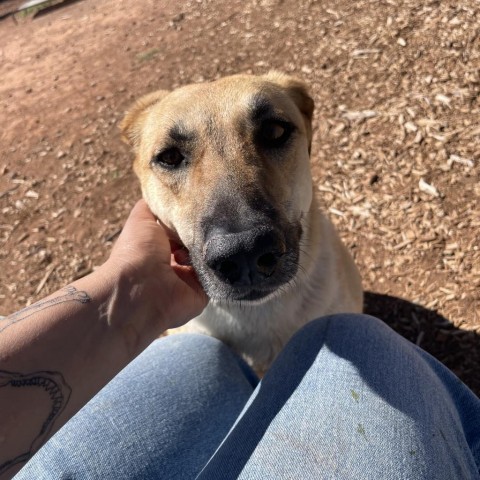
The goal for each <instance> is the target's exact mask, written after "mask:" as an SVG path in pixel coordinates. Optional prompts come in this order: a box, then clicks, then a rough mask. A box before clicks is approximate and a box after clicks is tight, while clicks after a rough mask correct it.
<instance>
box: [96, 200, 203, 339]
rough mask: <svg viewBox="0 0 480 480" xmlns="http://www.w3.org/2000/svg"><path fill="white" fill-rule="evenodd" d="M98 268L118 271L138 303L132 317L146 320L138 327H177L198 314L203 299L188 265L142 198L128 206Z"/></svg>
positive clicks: (116, 273) (132, 298) (125, 286)
mask: <svg viewBox="0 0 480 480" xmlns="http://www.w3.org/2000/svg"><path fill="white" fill-rule="evenodd" d="M101 268H103V269H104V271H105V274H106V275H117V276H118V278H119V280H120V285H121V287H120V290H122V289H124V290H125V292H127V293H126V295H127V296H128V298H127V300H128V301H129V302H135V303H137V304H138V305H139V306H141V309H140V311H141V312H142V314H141V315H140V317H143V318H138V317H139V315H137V321H138V322H146V324H145V325H143V326H141V328H144V327H145V328H153V329H158V333H160V331H162V330H164V329H167V328H173V327H178V326H180V325H183V324H184V323H186V322H187V321H188V320H190V319H192V318H193V317H195V316H197V315H199V314H200V313H201V312H202V310H203V309H204V308H205V306H206V304H207V302H208V299H207V297H206V295H205V293H204V291H203V289H202V287H201V285H200V283H199V281H198V279H197V276H196V274H195V271H194V270H193V267H191V266H189V265H179V264H178V263H177V262H176V261H175V258H174V255H173V254H172V252H171V244H170V240H169V237H168V232H167V231H166V230H165V228H164V227H163V226H161V225H160V224H159V223H157V221H156V219H155V217H154V215H153V214H152V213H151V211H150V209H149V208H148V206H147V204H146V203H145V201H144V200H140V201H139V202H137V204H136V205H135V207H134V208H133V209H132V211H131V213H130V216H129V217H128V220H127V222H126V223H125V226H124V228H123V230H122V233H121V234H120V236H119V238H118V240H117V242H116V243H115V245H114V248H113V250H112V253H111V255H110V258H109V259H108V260H107V262H106V263H105V264H104V266H102V267H101ZM120 303H123V305H125V303H124V302H120ZM127 310H128V308H127Z"/></svg>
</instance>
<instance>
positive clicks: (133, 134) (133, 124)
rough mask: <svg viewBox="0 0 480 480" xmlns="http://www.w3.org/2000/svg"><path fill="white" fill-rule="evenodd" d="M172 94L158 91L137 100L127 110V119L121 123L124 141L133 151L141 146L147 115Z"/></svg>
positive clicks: (166, 91)
mask: <svg viewBox="0 0 480 480" xmlns="http://www.w3.org/2000/svg"><path fill="white" fill-rule="evenodd" d="M169 93H170V92H169V91H168V90H158V91H157V92H153V93H149V94H148V95H145V96H143V97H142V98H140V99H139V100H137V101H136V102H135V103H134V104H133V106H132V107H131V108H130V109H129V110H127V113H126V114H125V117H124V118H123V120H122V121H121V122H120V130H121V131H122V139H123V140H124V141H125V142H126V143H128V144H129V145H130V146H131V147H132V148H133V150H134V151H135V150H137V149H138V147H139V145H140V136H141V132H142V128H143V124H144V122H145V118H146V116H147V113H148V111H149V109H150V107H152V106H153V105H155V104H156V103H158V102H159V101H160V100H162V99H163V98H165V97H166V96H167V95H168V94H169Z"/></svg>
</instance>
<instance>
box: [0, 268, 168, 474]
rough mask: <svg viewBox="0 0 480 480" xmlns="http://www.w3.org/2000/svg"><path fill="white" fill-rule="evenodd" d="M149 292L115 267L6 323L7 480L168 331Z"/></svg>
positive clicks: (0, 387) (3, 406)
mask: <svg viewBox="0 0 480 480" xmlns="http://www.w3.org/2000/svg"><path fill="white" fill-rule="evenodd" d="M142 289H143V287H142V285H139V284H136V282H135V281H134V280H132V278H129V276H128V275H124V274H123V272H118V273H117V271H116V269H115V268H112V267H111V266H110V265H108V264H107V265H106V266H103V267H102V268H100V269H99V270H98V271H96V272H94V273H93V274H91V275H90V276H88V277H86V278H84V279H81V280H79V281H77V282H75V283H73V284H71V285H69V286H68V287H66V288H64V289H62V290H60V291H58V292H56V293H55V294H53V295H52V296H50V297H48V298H47V299H44V300H42V301H40V302H38V303H37V304H35V305H32V306H30V307H27V308H26V309H24V310H22V311H20V312H18V313H17V314H14V315H12V316H10V317H7V318H6V319H4V320H3V321H0V411H1V412H2V416H1V422H0V478H1V479H2V480H3V479H5V478H10V477H11V476H12V475H13V474H14V473H15V471H16V470H17V469H18V468H20V467H21V466H22V465H23V464H24V462H25V461H27V460H28V459H29V457H30V456H31V455H32V454H33V453H34V451H36V450H37V449H38V448H39V447H40V446H41V445H42V444H43V443H44V442H45V441H46V440H47V439H48V438H49V437H50V436H51V435H52V434H53V433H54V432H55V431H56V430H58V429H59V428H60V427H61V426H62V425H63V424H64V423H65V422H66V421H67V420H68V419H69V418H70V417H71V416H72V415H74V414H75V413H76V412H77V411H78V410H79V409H80V408H81V407H82V406H83V405H84V404H85V403H86V402H87V401H88V400H89V399H90V398H92V397H93V396H94V395H95V394H96V393H97V392H98V391H99V390H100V389H101V388H102V387H103V386H104V385H105V384H106V383H108V381H110V380H111V379H112V378H113V377H114V376H115V375H116V374H117V373H118V372H119V371H120V370H121V369H122V368H123V367H125V366H126V365H127V364H128V363H129V362H130V361H131V360H132V359H133V358H134V357H135V356H136V355H138V354H139V353H140V352H141V351H142V350H143V349H144V348H145V347H146V346H147V345H148V344H149V343H150V342H151V341H153V339H154V338H155V337H156V336H158V334H159V333H160V332H161V331H162V330H163V329H164V328H166V326H165V325H163V319H162V318H157V319H153V318H151V316H152V315H154V311H153V309H151V308H150V307H149V301H148V299H147V298H145V293H146V292H144V291H142ZM155 320H156V321H155ZM20 422H21V423H20ZM14 463H16V465H17V467H18V468H15V467H14V466H13V464H14Z"/></svg>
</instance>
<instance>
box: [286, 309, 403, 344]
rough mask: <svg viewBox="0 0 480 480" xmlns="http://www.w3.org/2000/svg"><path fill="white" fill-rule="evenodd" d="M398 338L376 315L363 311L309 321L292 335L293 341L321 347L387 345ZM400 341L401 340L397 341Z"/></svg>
mask: <svg viewBox="0 0 480 480" xmlns="http://www.w3.org/2000/svg"><path fill="white" fill-rule="evenodd" d="M399 339H401V337H400V336H399V335H398V334H397V333H395V332H394V331H393V330H392V329H391V328H390V327H389V326H388V325H386V324H385V323H384V322H383V321H382V320H379V319H378V318H375V317H371V316H369V315H364V314H350V313H346V314H335V315H328V316H326V317H321V318H318V319H315V320H313V321H311V322H309V323H308V324H307V325H305V326H304V327H303V328H302V329H301V330H299V332H297V334H296V335H295V336H294V337H293V338H292V340H291V342H292V343H295V342H297V343H300V344H302V345H305V344H306V343H308V344H310V345H311V348H315V349H316V350H320V349H321V348H323V347H324V346H327V347H328V348H329V349H330V350H332V351H338V350H348V349H350V350H351V349H354V350H355V351H357V352H358V351H361V350H364V351H365V350H368V349H371V348H373V346H374V345H376V346H383V345H389V344H391V343H392V342H396V341H397V340H399ZM400 341H403V340H400Z"/></svg>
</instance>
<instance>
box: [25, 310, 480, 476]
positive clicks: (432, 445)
mask: <svg viewBox="0 0 480 480" xmlns="http://www.w3.org/2000/svg"><path fill="white" fill-rule="evenodd" d="M256 383H257V379H256V377H255V376H254V374H253V372H252V371H251V370H250V369H249V368H248V367H247V366H246V365H245V363H244V362H243V361H242V360H240V359H239V358H238V357H237V356H235V355H234V354H232V353H231V351H230V350H229V349H228V348H226V347H225V346H223V345H222V344H221V343H220V342H219V341H218V340H215V339H212V338H209V337H206V336H200V335H176V336H172V337H167V338H165V339H161V340H159V341H157V342H155V343H154V344H152V345H151V346H150V347H149V348H148V349H147V350H146V351H145V352H144V353H143V354H142V355H141V356H140V357H138V358H137V359H136V360H135V361H134V362H133V363H132V364H130V365H129V366H128V367H127V368H126V369H125V370H124V371H123V372H121V373H120V374H119V375H118V376H117V377H116V378H115V379H114V380H113V381H112V382H111V383H110V384H109V385H107V387H105V389H103V390H102V391H101V392H100V393H99V394H98V395H97V396H96V397H95V398H94V399H93V400H92V401H91V402H90V403H89V404H88V405H86V406H85V407H84V408H83V409H82V410H81V411H80V412H79V413H78V414H77V415H76V416H75V417H74V418H73V419H72V420H71V421H70V422H68V423H67V424H66V425H65V427H64V428H63V429H62V430H60V431H59V432H58V433H57V434H56V435H55V436H54V437H53V438H52V439H51V440H50V441H49V442H48V443H47V444H46V445H45V446H44V447H43V448H42V449H41V450H40V451H39V452H38V453H37V454H36V455H35V456H34V457H33V459H32V460H31V461H30V462H29V463H28V464H27V465H26V466H25V467H24V469H23V470H22V471H21V472H20V473H19V474H18V475H17V477H16V479H22V480H23V479H29V480H30V479H36V480H44V479H45V480H47V479H72V480H73V479H75V480H77V479H78V480H80V479H106V480H109V479H180V478H181V479H195V478H198V480H206V479H208V480H214V479H219V480H220V479H221V480H229V479H237V478H239V479H249V480H257V479H262V480H270V479H271V480H273V479H276V480H277V479H352V480H353V479H355V480H360V479H367V480H368V479H372V480H379V479H381V480H389V479H405V480H407V479H408V480H417V479H425V480H427V479H428V480H456V479H459V480H460V479H461V480H468V479H479V478H480V475H479V464H480V400H479V399H478V398H477V397H475V395H474V394H473V393H472V392H471V391H470V390H468V388H467V387H465V385H463V384H462V383H461V382H460V380H458V379H457V378H456V377H455V376H454V375H453V374H452V373H451V372H449V371H448V370H447V369H446V368H445V367H444V366H443V365H441V364H440V363H439V362H437V361H436V360H435V359H434V358H432V357H431V356H429V355H428V354H427V353H425V352H423V351H422V350H421V349H419V348H417V347H416V346H415V345H412V344H411V343H409V342H408V341H406V340H404V339H403V338H401V337H400V336H399V335H397V334H396V333H394V332H393V331H392V330H391V329H390V328H389V327H387V326H386V325H384V324H383V323H382V322H380V321H379V320H377V319H374V318H372V317H368V316H364V315H337V316H331V317H325V318H322V319H319V320H316V321H314V322H311V323H310V324H308V325H307V326H306V327H304V328H303V329H302V330H301V331H300V332H299V333H297V334H296V335H295V336H294V338H293V339H292V340H291V341H290V342H289V344H288V345H287V346H286V348H285V349H284V351H283V352H282V354H281V355H280V357H279V358H278V359H277V361H276V362H275V364H274V365H273V367H272V368H271V369H270V371H269V372H268V373H267V375H266V376H265V378H264V379H263V380H262V381H261V382H260V383H259V384H258V386H257V388H256V389H255V390H254V388H255V384H256ZM242 409H243V410H242ZM222 440H223V441H222ZM214 452H215V453H214ZM212 454H213V456H212ZM210 457H211V458H210ZM209 458H210V460H209V461H208V459H209ZM207 462H208V463H207ZM197 474H198V475H197Z"/></svg>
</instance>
